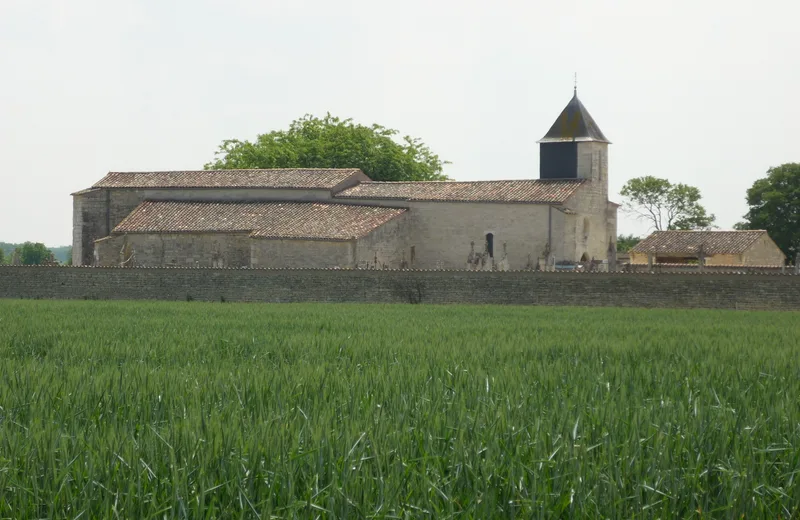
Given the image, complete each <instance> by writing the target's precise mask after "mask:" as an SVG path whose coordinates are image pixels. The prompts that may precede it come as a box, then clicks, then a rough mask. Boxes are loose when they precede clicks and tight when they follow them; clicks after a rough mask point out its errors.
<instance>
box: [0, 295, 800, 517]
mask: <svg viewBox="0 0 800 520" xmlns="http://www.w3.org/2000/svg"><path fill="white" fill-rule="evenodd" d="M0 368H1V369H2V370H0V517H3V518H85V519H89V518H153V519H155V518H261V519H267V518H559V517H560V518H741V517H742V515H744V517H745V518H798V516H800V509H798V507H800V506H799V505H800V485H799V484H800V482H799V481H800V314H798V313H789V312H781V313H770V312H741V311H728V312H726V311H698V310H692V311H668V310H657V311H656V310H644V309H577V308H542V307H479V306H470V307H467V306H418V305H397V306H390V305H333V304H298V305H287V304H285V305H262V304H230V303H198V302H181V303H165V302H137V303H131V302H96V301H78V302H64V301H31V300H28V301H11V300H0Z"/></svg>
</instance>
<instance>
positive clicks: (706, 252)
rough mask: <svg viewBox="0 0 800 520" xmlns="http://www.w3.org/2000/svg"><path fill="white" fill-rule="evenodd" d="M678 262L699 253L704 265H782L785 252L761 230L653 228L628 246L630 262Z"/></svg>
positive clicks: (689, 260)
mask: <svg viewBox="0 0 800 520" xmlns="http://www.w3.org/2000/svg"><path fill="white" fill-rule="evenodd" d="M651 256H652V258H653V261H654V262H655V263H666V264H680V263H690V262H696V261H698V260H699V258H700V257H701V256H702V257H703V259H704V262H705V263H706V264H707V265H731V266H748V265H749V266H757V265H758V266H760V265H783V264H784V263H785V261H786V255H784V254H783V251H781V250H780V248H779V247H778V246H777V245H776V244H775V242H774V241H773V240H772V239H771V238H770V237H769V234H768V233H767V232H766V231H765V230H742V231H739V230H736V231H719V230H710V231H706V230H687V231H682V230H670V231H655V232H654V233H652V234H651V235H650V236H648V237H647V238H645V239H644V240H642V241H641V242H639V243H638V244H636V246H634V247H633V248H632V249H631V263H634V264H646V263H648V261H649V259H650V257H651Z"/></svg>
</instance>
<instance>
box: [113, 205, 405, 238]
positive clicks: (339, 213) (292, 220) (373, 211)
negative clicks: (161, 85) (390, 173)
mask: <svg viewBox="0 0 800 520" xmlns="http://www.w3.org/2000/svg"><path fill="white" fill-rule="evenodd" d="M405 211H406V210H405V209H404V208H380V207H376V206H353V205H347V204H324V203H318V202H182V201H145V202H143V203H141V204H140V205H139V206H138V207H137V208H136V209H135V210H133V212H131V214H130V215H128V216H127V217H126V218H125V220H123V221H122V222H120V224H119V225H118V226H117V227H116V228H114V231H113V232H114V233H115V234H121V233H214V232H223V233H232V232H241V233H251V236H253V237H259V238H287V239H309V240H350V239H353V238H359V237H362V236H365V235H367V234H368V233H369V232H371V231H372V230H374V229H376V228H377V227H379V226H381V225H383V224H385V223H386V222H388V221H389V220H391V219H393V218H395V217H398V216H400V215H402V214H403V213H404V212H405Z"/></svg>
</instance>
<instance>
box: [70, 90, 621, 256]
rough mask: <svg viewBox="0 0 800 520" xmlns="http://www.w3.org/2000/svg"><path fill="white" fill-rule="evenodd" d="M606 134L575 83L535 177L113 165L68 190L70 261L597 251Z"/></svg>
mask: <svg viewBox="0 0 800 520" xmlns="http://www.w3.org/2000/svg"><path fill="white" fill-rule="evenodd" d="M609 144H610V143H609V141H608V139H606V137H605V136H604V135H603V133H602V132H601V131H600V128H599V127H598V125H597V124H596V123H595V121H594V120H593V119H592V117H591V115H589V112H588V111H587V110H586V108H585V107H584V106H583V104H582V103H581V101H580V100H579V99H578V96H577V93H576V94H575V95H574V96H573V97H572V99H571V100H570V102H569V103H568V104H567V106H566V107H565V108H564V110H563V111H562V112H561V114H560V115H559V117H558V119H557V120H556V122H555V123H554V124H553V125H552V127H551V128H550V130H549V131H548V132H547V134H546V135H545V136H544V137H543V138H542V139H541V140H540V141H539V146H540V164H539V176H538V178H536V179H529V180H490V181H489V180H487V181H469V182H458V181H435V182H374V181H372V180H370V178H369V177H368V176H367V175H365V174H364V173H363V172H362V171H360V170H357V169H280V170H221V171H163V172H110V173H108V174H107V175H106V176H105V177H104V178H102V179H101V180H99V181H98V182H97V183H95V184H94V185H93V186H92V187H91V188H88V189H86V190H82V191H79V192H77V193H74V194H73V264H74V265H96V266H130V267H155V266H176V267H178V266H180V267H252V268H264V267H269V268H281V267H297V268H300V267H309V268H366V269H399V268H413V269H465V268H466V269H481V270H508V269H525V268H528V269H533V268H536V267H537V266H544V265H545V264H547V265H554V264H559V263H560V264H574V263H577V262H581V261H583V262H586V261H589V260H595V261H602V260H604V259H606V258H607V255H608V254H609V251H613V250H614V249H615V246H616V236H617V208H618V205H617V204H615V203H613V202H610V201H609V200H608V145H609Z"/></svg>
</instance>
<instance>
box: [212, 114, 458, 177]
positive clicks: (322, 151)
mask: <svg viewBox="0 0 800 520" xmlns="http://www.w3.org/2000/svg"><path fill="white" fill-rule="evenodd" d="M397 134H398V132H397V130H392V129H390V128H386V127H383V126H380V125H372V126H363V125H359V124H354V123H353V122H352V120H351V119H344V120H342V119H339V118H338V117H334V116H332V115H330V114H327V115H326V116H325V117H323V118H318V117H314V116H311V115H306V116H304V117H302V118H301V119H297V120H295V121H293V122H292V124H291V125H290V126H289V129H288V130H276V131H272V132H269V133H267V134H261V135H259V136H258V137H257V138H256V140H255V141H254V142H250V141H239V140H238V139H229V140H226V141H223V142H222V144H221V145H220V147H219V149H218V150H217V152H216V153H215V155H216V156H217V158H216V159H215V160H214V161H212V162H210V163H208V164H206V165H205V168H206V169H207V170H224V169H237V168H245V169H246V168H360V169H361V171H363V172H364V173H366V174H367V175H368V176H369V177H370V178H372V179H373V180H376V181H433V180H446V179H447V177H446V176H445V175H444V173H443V171H442V170H443V166H444V165H445V164H447V162H446V161H442V160H441V159H439V156H438V155H436V154H435V153H433V152H431V150H430V149H429V148H428V147H427V146H426V145H425V144H424V143H423V142H422V141H420V140H419V139H417V138H412V137H409V136H405V137H403V138H402V141H401V142H397V141H396V140H395V136H396V135H397Z"/></svg>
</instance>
